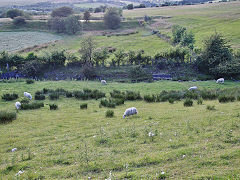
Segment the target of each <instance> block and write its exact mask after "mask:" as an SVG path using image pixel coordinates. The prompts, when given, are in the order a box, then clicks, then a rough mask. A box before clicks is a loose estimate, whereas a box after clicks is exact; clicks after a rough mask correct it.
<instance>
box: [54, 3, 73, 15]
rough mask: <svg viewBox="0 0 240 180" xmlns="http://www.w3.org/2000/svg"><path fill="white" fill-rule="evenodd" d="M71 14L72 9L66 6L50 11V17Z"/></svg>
mask: <svg viewBox="0 0 240 180" xmlns="http://www.w3.org/2000/svg"><path fill="white" fill-rule="evenodd" d="M72 14H73V9H72V8H70V7H67V6H64V7H60V8H57V9H54V10H53V11H52V14H51V16H52V17H68V16H70V15H72Z"/></svg>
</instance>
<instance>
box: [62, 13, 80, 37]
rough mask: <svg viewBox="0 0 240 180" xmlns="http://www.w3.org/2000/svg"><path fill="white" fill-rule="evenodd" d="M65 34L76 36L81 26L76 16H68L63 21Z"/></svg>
mask: <svg viewBox="0 0 240 180" xmlns="http://www.w3.org/2000/svg"><path fill="white" fill-rule="evenodd" d="M64 25H65V32H66V33H67V34H76V33H77V32H78V31H80V29H81V24H80V22H79V21H78V18H77V17H76V16H69V17H67V18H65V19H64Z"/></svg>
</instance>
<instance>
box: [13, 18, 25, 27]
mask: <svg viewBox="0 0 240 180" xmlns="http://www.w3.org/2000/svg"><path fill="white" fill-rule="evenodd" d="M13 24H14V25H15V26H22V25H24V24H26V20H25V18H24V17H21V16H18V17H15V18H14V19H13Z"/></svg>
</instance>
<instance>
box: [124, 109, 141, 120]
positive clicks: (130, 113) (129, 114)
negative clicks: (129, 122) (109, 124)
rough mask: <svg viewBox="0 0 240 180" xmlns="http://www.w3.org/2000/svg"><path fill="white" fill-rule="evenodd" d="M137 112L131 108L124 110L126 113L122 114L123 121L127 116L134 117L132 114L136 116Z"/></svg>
mask: <svg viewBox="0 0 240 180" xmlns="http://www.w3.org/2000/svg"><path fill="white" fill-rule="evenodd" d="M137 113H138V111H137V109H136V108H135V107H131V108H128V109H126V111H125V112H124V114H123V119H124V118H125V117H126V116H127V117H128V116H131V115H134V114H137Z"/></svg>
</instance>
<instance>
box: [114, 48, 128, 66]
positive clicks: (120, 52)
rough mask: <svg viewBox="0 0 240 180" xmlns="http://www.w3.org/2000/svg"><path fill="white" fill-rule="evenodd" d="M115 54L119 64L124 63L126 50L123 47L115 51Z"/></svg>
mask: <svg viewBox="0 0 240 180" xmlns="http://www.w3.org/2000/svg"><path fill="white" fill-rule="evenodd" d="M114 56H115V61H116V63H117V65H118V66H120V64H121V63H122V64H124V62H125V57H126V54H125V53H124V51H123V50H122V49H120V50H118V51H117V52H115V53H114Z"/></svg>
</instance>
